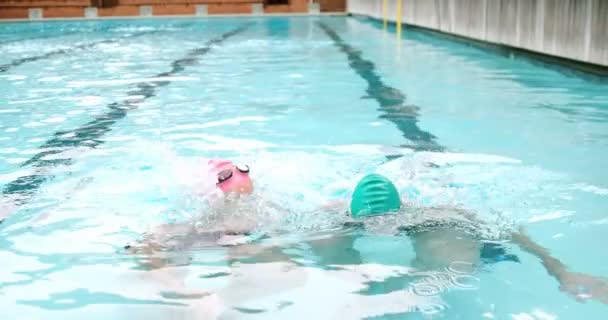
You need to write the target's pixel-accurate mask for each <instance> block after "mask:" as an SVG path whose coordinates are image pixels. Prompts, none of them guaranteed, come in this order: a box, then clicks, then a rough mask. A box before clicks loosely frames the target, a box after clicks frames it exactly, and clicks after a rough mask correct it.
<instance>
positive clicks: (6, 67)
mask: <svg viewBox="0 0 608 320" xmlns="http://www.w3.org/2000/svg"><path fill="white" fill-rule="evenodd" d="M156 32H158V30H151V31H142V32H137V33H134V34H131V35H127V36H123V37H119V38H116V39H107V40H101V41H95V42H90V43H83V44H80V45H77V46H73V47H69V48H65V49H59V50H53V51H50V52H47V53H45V54H41V55H38V56H31V57H25V58H20V59H15V60H13V61H11V62H9V63H6V64H0V73H3V72H6V71H8V70H9V69H11V68H13V67H17V66H20V65H22V64H24V63H27V62H33V61H38V60H43V59H48V58H52V57H56V56H61V55H65V54H69V53H72V52H74V51H77V50H85V49H90V48H92V47H95V46H97V45H100V44H107V43H116V42H118V41H120V40H124V39H132V38H136V37H141V36H143V35H146V34H150V33H156Z"/></svg>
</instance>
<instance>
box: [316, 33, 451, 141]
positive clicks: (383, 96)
mask: <svg viewBox="0 0 608 320" xmlns="http://www.w3.org/2000/svg"><path fill="white" fill-rule="evenodd" d="M318 25H319V27H320V28H321V29H323V31H325V33H326V34H327V36H328V37H330V38H331V39H332V40H333V42H334V45H335V46H336V47H338V48H339V49H340V51H342V52H344V53H345V54H346V56H347V57H348V63H349V65H350V67H351V68H352V69H353V70H354V71H355V72H356V73H357V74H358V75H359V76H360V77H361V78H363V80H365V81H366V82H367V89H366V92H367V97H366V98H371V99H374V100H376V102H378V105H379V106H380V108H379V109H378V110H380V111H381V112H382V114H381V115H380V116H379V118H381V119H386V120H389V121H391V122H393V123H394V124H395V125H396V126H397V128H399V130H400V131H401V132H402V133H403V136H404V137H405V138H406V139H408V140H409V141H411V142H412V143H414V145H403V147H408V148H412V149H414V150H417V151H443V150H444V149H445V148H444V147H443V146H441V145H439V144H438V143H437V141H436V139H437V137H435V136H434V135H433V134H431V133H430V132H427V131H424V130H422V129H421V128H420V127H418V111H419V109H420V108H419V107H418V106H413V105H406V104H405V95H404V94H403V93H401V92H400V91H399V90H398V89H395V88H392V87H389V86H387V85H386V84H384V83H383V82H382V78H381V77H380V76H379V75H378V73H377V72H376V66H375V65H374V63H373V62H371V61H369V60H366V59H364V58H363V57H362V54H361V50H358V49H355V48H353V47H352V46H350V45H349V44H348V43H346V42H345V41H344V40H343V39H342V38H341V37H340V36H339V35H338V34H337V33H336V31H334V30H333V29H332V28H330V27H329V26H328V25H327V24H325V23H323V22H318Z"/></svg>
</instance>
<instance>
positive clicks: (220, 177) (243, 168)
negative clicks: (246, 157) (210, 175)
mask: <svg viewBox="0 0 608 320" xmlns="http://www.w3.org/2000/svg"><path fill="white" fill-rule="evenodd" d="M235 168H236V169H237V170H238V171H239V172H241V173H245V174H247V173H249V166H248V165H244V164H239V165H236V166H235ZM230 178H232V168H230V169H225V170H222V171H220V172H219V173H218V174H217V184H220V183H222V182H225V181H227V180H230Z"/></svg>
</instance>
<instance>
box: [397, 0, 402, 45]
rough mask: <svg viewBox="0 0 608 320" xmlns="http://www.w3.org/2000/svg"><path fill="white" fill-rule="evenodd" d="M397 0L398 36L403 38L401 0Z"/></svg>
mask: <svg viewBox="0 0 608 320" xmlns="http://www.w3.org/2000/svg"><path fill="white" fill-rule="evenodd" d="M402 1H403V0H397V37H399V38H401V2H402Z"/></svg>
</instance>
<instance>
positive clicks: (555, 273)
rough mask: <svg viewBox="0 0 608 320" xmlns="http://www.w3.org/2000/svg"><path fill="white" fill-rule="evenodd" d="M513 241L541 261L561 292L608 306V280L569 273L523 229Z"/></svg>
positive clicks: (513, 235)
mask: <svg viewBox="0 0 608 320" xmlns="http://www.w3.org/2000/svg"><path fill="white" fill-rule="evenodd" d="M512 240H513V242H515V243H516V244H517V245H518V246H519V247H520V248H521V249H522V250H524V251H526V252H528V253H530V254H532V255H534V256H536V257H537V258H539V259H540V260H541V262H542V264H543V266H544V267H545V269H546V270H547V272H548V273H549V275H551V276H552V277H554V278H555V279H556V280H557V281H558V282H559V284H560V290H562V291H564V292H567V293H569V294H571V295H573V296H574V297H575V298H576V299H578V300H582V299H594V300H597V301H600V302H603V303H605V304H608V279H606V278H601V277H595V276H592V275H588V274H584V273H577V272H571V271H569V270H568V267H567V266H566V265H565V264H564V263H563V262H561V261H560V260H559V259H557V258H555V257H553V256H551V253H550V252H549V250H548V249H547V248H545V247H543V246H541V245H539V244H538V243H536V242H534V240H532V239H531V238H530V237H529V236H528V235H527V234H526V233H525V231H524V230H523V228H520V229H519V230H518V231H516V232H513V233H512Z"/></svg>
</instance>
